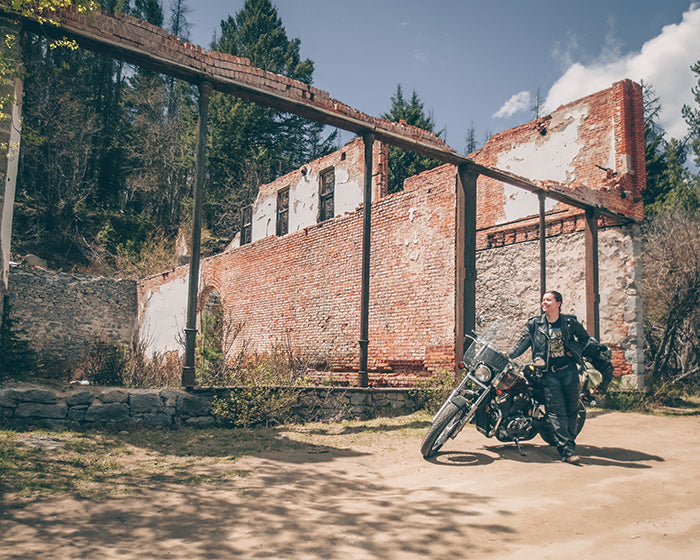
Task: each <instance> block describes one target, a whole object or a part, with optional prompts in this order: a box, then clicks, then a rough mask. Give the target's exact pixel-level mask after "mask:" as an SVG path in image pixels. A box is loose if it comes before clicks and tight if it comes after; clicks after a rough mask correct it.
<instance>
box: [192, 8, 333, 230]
mask: <svg viewBox="0 0 700 560" xmlns="http://www.w3.org/2000/svg"><path fill="white" fill-rule="evenodd" d="M212 48H213V49H214V50H217V51H220V52H224V53H228V54H233V55H236V56H240V57H245V58H248V59H250V63H251V65H252V66H255V67H257V68H262V69H263V70H267V71H270V72H274V73H276V74H281V75H283V76H287V77H289V78H292V79H294V80H299V81H300V82H303V83H305V84H311V83H312V76H313V70H314V66H313V62H312V61H311V60H309V59H306V60H302V59H301V55H300V50H299V49H300V42H299V39H292V40H290V39H289V38H288V37H287V34H286V32H285V30H284V27H283V26H282V21H281V20H280V18H279V17H278V15H277V10H276V9H275V8H274V7H273V6H272V4H271V2H270V0H247V1H246V3H245V5H244V7H243V9H242V10H241V11H240V12H238V13H237V14H236V15H235V16H230V17H228V18H227V19H225V20H223V21H222V22H221V36H220V37H219V39H218V40H216V41H214V43H213V44H212ZM209 116H210V121H209V122H210V130H211V148H210V150H209V166H208V167H209V183H208V185H207V199H206V203H205V219H206V220H207V223H208V225H209V227H210V228H211V229H212V230H213V231H214V233H215V234H216V235H219V236H222V237H224V238H229V237H231V236H232V234H233V232H234V231H235V230H236V229H237V227H238V225H239V221H238V216H239V210H240V208H241V207H243V206H245V205H247V204H250V202H251V201H252V200H253V199H254V198H255V196H256V195H257V188H258V187H259V185H260V184H262V183H265V182H269V181H271V180H273V179H274V178H276V177H278V176H280V175H283V174H285V173H288V172H289V171H292V170H294V169H296V168H298V167H300V166H301V165H302V164H304V163H305V162H307V161H309V160H311V159H314V158H316V157H319V156H321V155H324V154H326V153H329V152H330V151H331V150H332V149H333V148H334V139H335V134H332V135H330V136H328V137H326V138H325V139H324V138H323V132H324V126H323V125H321V124H318V123H314V122H311V121H307V120H305V119H303V118H301V117H298V116H296V115H291V114H288V113H281V112H279V111H276V110H273V109H270V108H267V107H263V106H261V105H258V104H255V103H252V102H249V101H244V100H242V99H238V98H236V97H233V96H230V95H223V94H220V93H214V94H213V95H212V99H211V103H210V109H209Z"/></svg>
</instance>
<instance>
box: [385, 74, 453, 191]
mask: <svg viewBox="0 0 700 560" xmlns="http://www.w3.org/2000/svg"><path fill="white" fill-rule="evenodd" d="M382 118H383V119H387V120H390V121H394V122H402V121H403V122H405V123H406V124H409V125H411V126H415V127H417V128H422V129H423V130H427V131H428V132H435V130H434V129H435V124H434V123H433V118H432V115H426V114H425V107H424V105H423V102H422V101H421V100H420V99H419V97H418V94H417V93H416V91H415V90H413V93H412V95H411V100H410V101H407V100H406V99H405V98H404V95H403V89H402V88H401V84H398V85H397V86H396V93H395V94H394V95H392V96H391V109H390V111H389V112H388V113H384V114H383V115H382ZM441 134H442V131H441V132H438V133H437V134H436V135H437V136H440V135H441ZM437 165H440V162H438V161H436V160H434V159H430V158H429V157H426V156H422V155H419V154H416V153H415V152H408V151H405V150H402V149H401V148H397V147H396V146H389V192H390V193H394V192H398V191H400V190H401V189H403V182H404V181H405V180H406V179H407V178H408V177H412V176H413V175H417V174H418V173H421V172H423V171H426V170H428V169H432V168H433V167H436V166H437Z"/></svg>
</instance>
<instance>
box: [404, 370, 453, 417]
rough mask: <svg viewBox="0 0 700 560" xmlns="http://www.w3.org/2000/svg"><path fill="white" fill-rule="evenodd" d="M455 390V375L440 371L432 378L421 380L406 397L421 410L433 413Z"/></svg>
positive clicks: (447, 371)
mask: <svg viewBox="0 0 700 560" xmlns="http://www.w3.org/2000/svg"><path fill="white" fill-rule="evenodd" d="M454 388H455V374H454V373H453V372H451V371H449V370H446V369H444V370H440V371H438V372H437V373H436V374H435V376H434V377H431V378H428V379H424V380H421V381H420V383H418V384H417V385H416V387H414V388H413V389H410V390H409V391H408V396H409V397H410V398H411V399H413V400H414V402H415V403H416V404H417V405H418V406H419V407H420V408H421V409H423V410H425V411H427V412H430V413H435V412H437V411H438V410H439V409H440V407H441V406H442V404H443V403H444V402H445V400H446V399H447V397H449V396H450V393H452V391H453V390H454Z"/></svg>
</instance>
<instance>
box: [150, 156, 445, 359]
mask: <svg viewBox="0 0 700 560" xmlns="http://www.w3.org/2000/svg"><path fill="white" fill-rule="evenodd" d="M318 165H321V164H318ZM307 167H309V168H313V167H314V165H310V166H307ZM310 172H312V171H310ZM454 173H455V170H454V167H452V166H443V167H442V168H440V169H439V170H438V171H437V172H434V173H431V174H429V175H425V177H424V179H423V180H422V181H421V188H417V189H413V190H411V191H407V192H403V193H396V194H394V195H391V196H387V197H385V198H383V199H381V200H379V201H378V202H377V203H375V204H373V206H372V251H371V278H370V309H371V315H370V321H369V339H370V352H369V367H370V369H371V370H373V371H374V372H378V371H384V372H394V373H397V372H403V373H405V372H406V371H407V370H410V371H423V370H428V371H437V370H439V369H443V368H451V367H453V366H454V359H455V347H454V337H455V309H454V300H455V281H454V277H455V261H454V247H455V221H454V220H455V204H456V202H455V201H456V196H455V188H456V184H455V179H454ZM362 227H363V210H362V209H360V210H356V211H354V212H350V213H346V214H344V215H343V216H340V217H338V218H336V219H334V220H329V221H326V222H322V223H319V224H315V225H312V226H309V227H306V228H304V229H302V230H300V231H296V232H292V233H290V234H288V235H285V236H282V237H276V236H269V237H266V238H264V239H261V240H258V241H255V242H253V243H251V244H247V245H244V246H242V247H240V248H236V249H233V250H230V251H227V252H225V253H222V254H220V255H216V256H214V257H211V258H207V259H204V260H203V261H202V266H201V279H200V294H206V293H207V292H208V291H209V290H210V289H212V288H213V289H216V290H217V291H218V292H219V294H220V295H221V298H222V304H223V312H224V317H225V319H226V322H227V324H229V325H239V324H240V325H243V330H242V332H241V333H240V335H239V338H238V339H237V340H236V341H235V343H233V344H232V346H230V348H229V351H230V352H231V353H234V352H236V351H237V350H238V349H240V348H241V346H242V345H243V344H245V346H246V347H247V349H248V350H250V351H264V350H266V349H269V347H270V346H271V345H272V344H276V343H285V344H286V343H287V342H289V343H291V344H292V345H293V346H294V347H298V348H303V349H306V350H307V351H308V352H310V353H312V354H314V355H316V356H318V357H319V358H322V359H327V360H329V362H330V364H331V366H332V367H333V368H334V369H342V370H354V369H357V367H358V365H359V364H358V344H357V341H358V339H359V334H360V327H359V325H360V288H361V269H362ZM186 270H187V269H186V267H181V268H180V269H177V270H175V271H172V272H171V273H168V274H166V275H158V276H154V277H151V278H148V279H146V280H144V281H142V282H141V283H140V287H139V290H140V302H141V324H142V325H143V326H144V329H145V327H146V326H148V327H147V332H149V333H153V332H155V331H159V332H164V330H165V329H166V328H168V327H167V324H166V322H169V323H168V324H172V320H171V318H172V316H173V311H175V310H178V311H176V313H177V314H178V316H182V313H183V311H179V310H184V306H185V305H186V298H185V297H184V294H183V295H182V297H181V298H180V299H178V298H177V297H175V294H176V292H177V286H180V284H181V282H183V280H184V279H185V274H186ZM180 291H181V292H182V290H180ZM203 301H204V298H203V297H200V303H202V304H203ZM156 302H157V305H158V309H159V310H163V309H165V308H166V307H167V308H169V309H170V311H171V312H170V317H171V318H166V316H165V315H164V314H163V313H162V312H161V311H159V312H157V313H154V312H153V304H154V303H156ZM166 302H167V304H166ZM149 321H157V323H153V322H149ZM161 325H163V326H161ZM173 334H175V331H173ZM148 337H149V335H146V338H145V340H146V341H147V342H148V340H149V338H148ZM177 348H178V345H177V341H176V337H175V336H173V337H172V339H171V343H170V346H167V347H165V346H158V347H157V349H158V350H159V351H164V350H173V349H177Z"/></svg>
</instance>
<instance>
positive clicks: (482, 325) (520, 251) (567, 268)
mask: <svg viewBox="0 0 700 560" xmlns="http://www.w3.org/2000/svg"><path fill="white" fill-rule="evenodd" d="M638 230H639V226H632V225H631V226H624V227H612V228H606V229H602V230H601V231H600V232H599V239H598V243H599V268H600V270H599V279H600V338H601V341H602V342H603V343H605V344H606V345H608V346H610V347H611V349H612V350H613V365H614V367H615V375H616V376H623V375H624V376H625V378H624V381H625V383H626V384H628V385H630V386H631V387H641V386H642V385H643V374H644V356H643V338H642V291H641V290H642V286H641V260H640V252H641V248H640V244H639V231H638ZM584 257H585V244H584V234H583V233H581V232H573V233H569V234H566V235H559V236H556V237H552V238H549V239H547V288H548V289H552V290H557V291H559V292H561V294H562V296H563V299H564V302H563V305H562V312H564V313H570V314H574V315H576V316H577V317H578V318H579V321H581V323H582V324H583V325H584V326H585V325H586V301H585V265H584ZM477 270H478V274H477V322H478V324H479V329H478V330H479V331H480V332H489V334H490V336H497V335H504V336H506V335H508V334H511V335H512V336H511V337H510V338H511V342H512V339H513V338H514V337H515V336H517V334H518V332H519V331H520V328H521V327H522V326H523V325H524V324H525V321H526V320H527V318H528V317H530V316H532V315H536V314H538V313H539V241H528V242H524V243H514V244H510V245H507V246H504V247H500V248H494V249H489V250H483V251H479V252H478V253H477ZM506 279H507V280H506ZM504 318H507V320H506V321H504V320H503V319H504ZM514 325H515V328H513V326H514ZM497 330H501V331H503V330H508V331H509V332H508V333H503V332H500V333H499V332H495V331H497Z"/></svg>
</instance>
